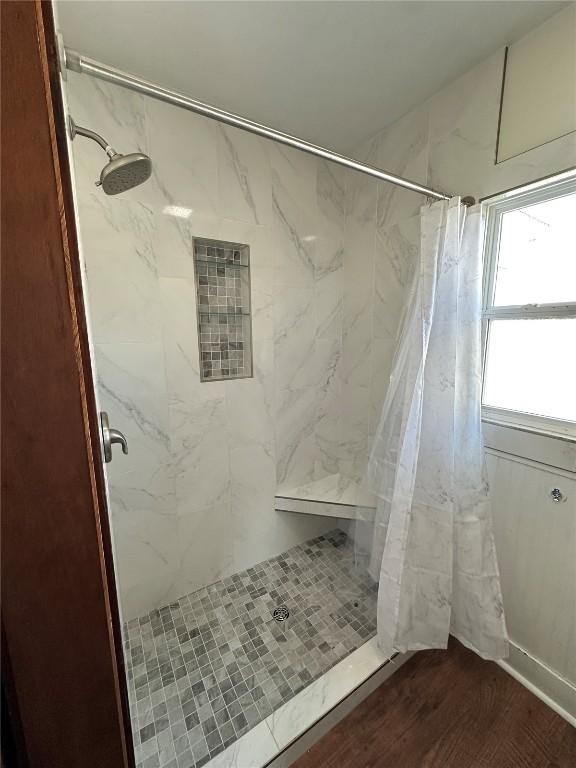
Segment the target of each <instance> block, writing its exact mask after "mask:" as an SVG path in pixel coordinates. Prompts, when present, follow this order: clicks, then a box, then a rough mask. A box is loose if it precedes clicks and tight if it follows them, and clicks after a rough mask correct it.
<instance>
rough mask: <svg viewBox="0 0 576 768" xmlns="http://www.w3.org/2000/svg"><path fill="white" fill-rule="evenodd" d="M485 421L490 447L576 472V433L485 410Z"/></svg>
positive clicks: (484, 430)
mask: <svg viewBox="0 0 576 768" xmlns="http://www.w3.org/2000/svg"><path fill="white" fill-rule="evenodd" d="M482 425H483V433H484V443H485V446H486V448H488V449H493V450H495V451H499V452H501V453H507V454H510V455H511V456H517V457H519V458H522V459H529V460H530V461H535V462H537V463H538V464H546V465H548V466H551V467H556V468H558V469H563V470H566V471H568V472H576V435H573V434H568V433H566V432H560V431H554V430H551V429H550V428H547V427H546V426H543V425H542V424H537V423H533V424H520V423H518V422H517V421H511V420H508V419H506V418H504V417H498V416H497V415H495V414H494V413H490V414H487V413H483V415H482Z"/></svg>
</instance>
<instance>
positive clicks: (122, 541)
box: [67, 73, 345, 620]
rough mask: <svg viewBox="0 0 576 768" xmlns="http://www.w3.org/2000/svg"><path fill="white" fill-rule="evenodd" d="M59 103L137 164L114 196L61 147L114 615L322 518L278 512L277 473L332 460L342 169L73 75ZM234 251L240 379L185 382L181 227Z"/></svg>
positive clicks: (239, 563) (283, 544) (248, 559)
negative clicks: (71, 183)
mask: <svg viewBox="0 0 576 768" xmlns="http://www.w3.org/2000/svg"><path fill="white" fill-rule="evenodd" d="M67 95H68V100H69V106H70V111H71V113H72V114H73V115H74V118H75V120H76V121H77V123H78V124H80V125H87V126H89V127H91V128H93V129H94V130H96V131H98V132H100V133H102V134H103V135H104V136H105V137H106V138H107V139H108V140H109V141H110V142H111V143H112V144H113V145H115V146H116V147H117V149H118V151H135V150H137V149H140V150H142V151H144V152H147V153H148V154H150V156H151V157H152V161H153V175H152V178H151V179H150V180H149V181H148V182H147V183H146V184H144V185H142V186H140V187H137V188H135V189H134V190H130V191H129V192H127V193H125V194H123V195H122V196H120V197H106V196H105V195H104V194H103V193H102V192H101V191H100V190H99V189H98V188H96V187H95V186H94V185H93V181H94V180H95V179H96V178H97V177H98V175H99V171H100V168H101V167H102V164H103V162H104V161H105V156H104V154H103V153H102V151H101V149H100V148H99V147H98V146H96V145H95V144H93V143H92V142H89V141H86V140H84V139H77V140H76V141H75V142H74V144H73V156H74V164H75V172H76V186H77V194H78V203H79V219H80V230H81V246H82V252H83V260H84V266H85V271H86V286H87V294H88V296H87V298H88V302H89V307H90V321H91V335H92V342H93V351H94V358H95V370H96V372H97V379H98V381H97V385H98V395H99V400H100V404H101V407H102V408H103V409H104V410H107V411H108V412H109V415H110V421H111V424H112V425H113V426H114V427H116V428H118V429H121V430H122V431H123V432H124V433H125V434H126V436H127V439H128V443H129V451H130V452H129V454H128V456H126V457H125V456H116V457H115V459H114V461H113V462H112V463H111V464H110V465H109V466H108V467H107V474H108V481H109V487H110V496H111V506H112V517H113V529H114V539H115V548H116V561H117V569H118V578H119V583H120V592H121V603H122V609H123V614H124V618H125V619H126V620H129V619H131V618H133V617H136V616H140V615H142V614H144V613H146V612H148V611H150V610H151V609H153V608H156V607H159V606H163V605H166V604H167V603H169V602H170V601H171V600H172V599H175V598H177V597H179V596H181V595H183V594H186V593H189V592H190V591H192V590H194V589H197V588H199V587H200V586H202V585H205V584H209V583H212V582H214V581H216V580H217V579H220V578H223V577H225V576H227V575H229V574H231V573H235V572H237V571H239V570H242V569H243V568H246V567H249V566H251V565H253V564H254V563H255V562H259V561H261V560H262V559H263V558H267V557H272V556H274V555H277V554H279V553H281V552H284V551H285V550H287V549H289V548H290V547H292V546H294V545H296V544H299V543H300V542H302V541H305V540H307V539H309V538H311V537H314V536H316V535H318V534H321V533H323V532H324V531H326V530H329V529H330V528H331V527H333V521H332V522H331V521H330V520H324V519H323V518H311V517H305V516H296V515H290V514H288V513H276V512H275V511H274V495H275V492H276V487H277V483H278V482H282V481H288V482H294V483H298V482H300V481H301V480H304V479H306V478H307V477H317V476H318V475H321V474H322V473H326V472H330V471H335V469H334V468H335V467H336V465H337V462H338V460H339V456H340V454H341V453H342V440H343V437H342V431H341V420H340V415H339V410H338V397H339V396H340V379H339V376H338V365H339V361H340V357H341V347H342V291H343V276H342V271H343V236H344V228H345V227H344V217H345V177H344V175H342V174H338V173H337V172H336V171H334V169H331V168H330V167H329V166H327V165H326V164H325V163H320V162H317V161H316V160H315V159H314V158H310V157H306V156H304V155H302V154H299V153H297V152H291V151H288V150H283V149H279V148H278V147H275V146H273V145H271V144H270V143H269V142H266V141H264V140H261V139H258V138H256V137H253V136H249V135H244V134H242V133H240V132H238V131H235V130H233V129H229V128H225V127H223V126H219V125H217V124H216V123H214V122H211V121H208V120H206V119H203V118H200V117H197V116H195V115H192V114H191V113H188V112H184V111H182V110H179V109H176V108H173V107H170V106H168V105H165V104H161V103H158V102H155V101H152V100H150V99H147V98H145V97H142V96H139V95H137V94H133V93H130V92H129V91H126V90H123V89H119V88H117V87H115V86H112V85H109V84H104V83H101V82H98V81H96V80H93V79H91V78H89V77H81V76H78V75H75V74H74V73H71V74H70V76H69V79H68V82H67ZM194 236H195V237H205V238H213V239H218V240H223V241H229V242H236V243H246V244H249V246H250V269H251V282H252V286H251V287H252V290H251V310H252V322H253V365H254V370H253V374H254V375H253V377H252V378H247V379H237V380H234V381H212V382H204V383H201V382H200V376H199V373H200V360H199V351H198V337H197V321H196V300H197V297H196V290H195V275H194V260H193V250H192V237H194Z"/></svg>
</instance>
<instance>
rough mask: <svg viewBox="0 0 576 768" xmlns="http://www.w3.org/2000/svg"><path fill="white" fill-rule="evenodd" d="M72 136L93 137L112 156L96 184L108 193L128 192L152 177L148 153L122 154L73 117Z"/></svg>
mask: <svg viewBox="0 0 576 768" xmlns="http://www.w3.org/2000/svg"><path fill="white" fill-rule="evenodd" d="M70 136H71V138H72V139H74V138H75V137H76V136H86V138H88V139H92V141H95V142H96V143H97V144H99V145H100V146H101V147H102V149H103V150H104V151H105V152H106V154H107V155H108V157H109V158H110V159H109V162H108V165H105V166H104V168H103V169H102V172H101V174H100V181H97V182H96V185H97V186H101V187H102V189H103V190H104V192H105V193H106V194H107V195H118V194H119V193H120V192H126V191H127V190H128V189H132V187H137V186H138V185H139V184H143V183H144V182H145V181H146V180H147V179H149V178H150V174H151V173H152V161H151V160H150V158H149V157H148V155H144V154H142V152H133V153H131V154H130V155H121V154H120V153H119V152H116V150H115V149H113V148H112V147H111V146H110V144H108V142H107V141H105V140H104V139H103V138H102V136H100V135H99V134H98V133H95V132H94V131H91V130H89V129H88V128H82V127H80V126H79V125H76V123H75V122H74V120H73V119H72V117H70Z"/></svg>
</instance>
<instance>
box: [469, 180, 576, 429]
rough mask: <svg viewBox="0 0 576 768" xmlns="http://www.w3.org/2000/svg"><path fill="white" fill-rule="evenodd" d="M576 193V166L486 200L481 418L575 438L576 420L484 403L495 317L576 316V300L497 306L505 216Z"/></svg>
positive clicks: (490, 421) (555, 317) (517, 427)
mask: <svg viewBox="0 0 576 768" xmlns="http://www.w3.org/2000/svg"><path fill="white" fill-rule="evenodd" d="M573 193H576V170H573V171H568V172H567V173H563V174H560V175H558V176H555V177H553V178H549V179H545V180H543V181H541V182H537V183H536V184H530V185H527V186H524V187H521V188H520V189H515V190H511V191H509V192H504V193H502V194H500V195H496V196H494V197H491V198H490V199H489V200H487V201H485V203H484V206H485V209H486V233H485V240H484V275H483V289H482V290H483V292H482V420H483V421H485V422H488V423H491V424H497V425H500V426H508V427H512V428H515V429H524V430H529V431H534V432H538V433H540V434H545V435H550V436H551V437H563V438H564V439H566V438H568V439H570V440H571V441H572V440H573V441H574V442H576V422H574V421H565V420H562V419H558V418H554V417H552V416H541V415H538V414H533V413H527V412H525V411H514V410H509V409H505V408H498V407H495V406H489V405H484V402H483V401H484V386H485V382H486V369H487V352H488V338H489V330H490V323H491V321H492V320H519V319H532V320H538V319H545V318H554V319H557V318H576V301H573V302H562V303H555V304H524V305H508V306H498V307H495V306H494V303H493V302H494V295H495V290H496V277H497V272H498V256H499V246H500V235H501V231H502V217H503V215H504V214H505V213H508V212H509V211H514V210H517V209H519V208H523V207H525V206H528V205H535V204H537V203H543V202H546V201H548V200H553V199H556V198H558V197H564V196H565V195H568V194H573Z"/></svg>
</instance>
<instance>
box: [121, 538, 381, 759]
mask: <svg viewBox="0 0 576 768" xmlns="http://www.w3.org/2000/svg"><path fill="white" fill-rule="evenodd" d="M376 592H377V587H376V585H374V584H372V582H371V581H370V580H369V579H368V577H366V576H363V575H361V574H358V573H356V572H355V571H354V569H353V548H352V547H351V545H350V542H349V540H348V539H347V537H346V534H345V533H343V532H342V531H340V530H335V531H332V532H330V533H328V534H325V535H324V536H320V537H318V538H315V539H311V540H310V541H307V542H305V543H304V544H301V545H299V546H297V547H293V548H292V549H290V550H288V551H287V552H284V553H283V554H281V555H279V556H277V557H273V558H271V559H269V560H265V561H264V562H262V563H259V564H258V565H256V566H254V567H253V568H248V569H247V570H245V571H241V572H240V573H237V574H235V575H233V576H230V577H228V578H226V579H224V580H222V581H218V582H216V583H215V584H212V585H210V586H208V587H204V588H202V589H199V590H198V591H196V592H193V593H191V594H189V595H186V596H185V597H182V598H180V599H179V600H177V601H176V602H174V603H172V604H171V605H168V606H166V607H165V608H160V609H159V610H155V611H152V612H151V613H150V614H148V615H147V616H144V617H142V618H139V619H135V620H133V621H131V622H129V623H128V624H127V625H126V627H125V631H126V634H125V653H126V664H127V676H128V687H129V699H130V712H131V717H132V729H133V734H134V746H135V752H136V763H137V766H138V768H152V767H157V766H169V768H196V767H197V766H202V765H205V764H207V763H208V762H209V761H210V759H211V758H213V757H214V756H215V755H217V754H218V753H219V752H221V751H222V750H224V749H225V748H226V747H228V746H229V745H230V744H232V743H233V742H234V741H236V739H238V738H240V736H242V735H243V734H244V733H246V732H247V731H249V730H250V729H251V728H253V727H254V726H255V725H256V724H257V723H259V722H260V721H261V720H264V719H265V718H266V717H268V716H269V715H271V714H272V712H273V711H274V710H275V709H277V708H278V707H279V706H281V705H282V704H284V703H285V702H286V701H289V700H290V699H291V698H292V697H293V696H295V695H296V694H297V693H298V692H299V691H301V690H302V689H303V688H305V686H306V685H308V684H309V683H311V682H312V681H313V680H315V679H317V678H318V677H320V676H321V675H323V674H324V673H325V672H327V671H328V670H329V669H330V668H331V667H332V666H334V664H336V663H337V662H338V661H340V660H341V659H342V658H344V657H345V656H347V655H348V654H349V653H351V652H352V651H353V650H355V649H356V648H358V647H359V646H361V645H362V644H363V643H365V642H366V641H367V640H369V639H370V638H371V637H372V636H373V635H374V634H375V632H376ZM279 607H285V608H286V609H287V610H288V612H289V616H288V618H287V619H286V620H285V621H283V622H281V623H280V622H278V621H277V620H276V619H275V618H273V611H274V610H275V609H277V608H279Z"/></svg>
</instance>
